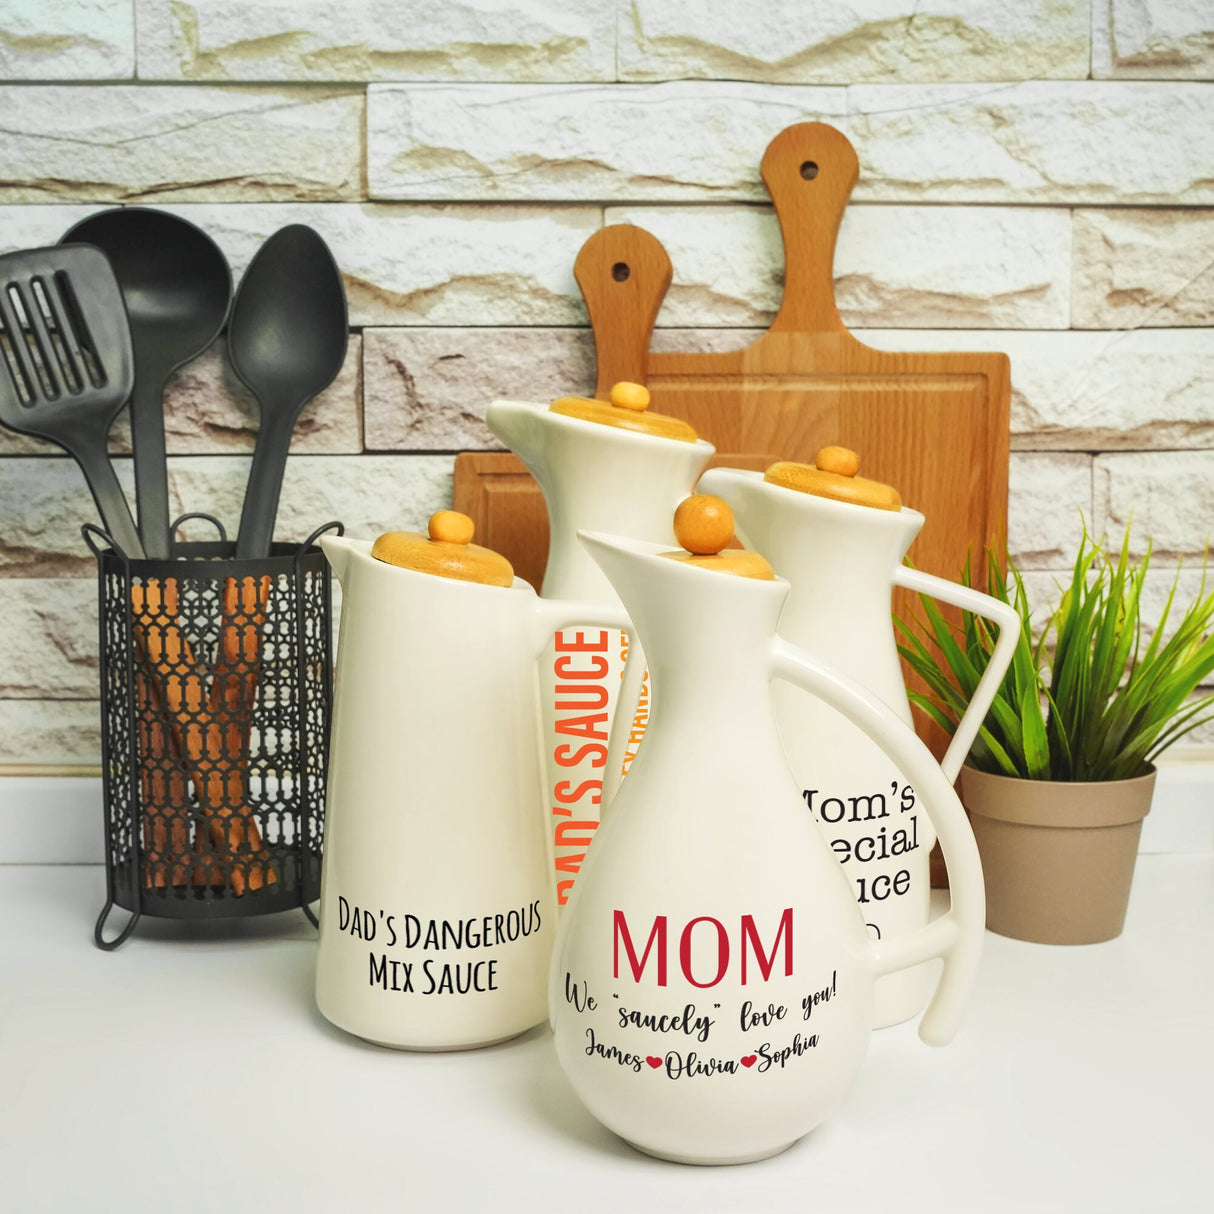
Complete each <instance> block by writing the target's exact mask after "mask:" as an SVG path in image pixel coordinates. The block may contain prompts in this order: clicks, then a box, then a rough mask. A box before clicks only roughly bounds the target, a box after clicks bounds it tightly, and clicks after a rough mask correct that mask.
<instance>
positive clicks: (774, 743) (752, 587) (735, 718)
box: [550, 535, 984, 1164]
mask: <svg viewBox="0 0 1214 1214" xmlns="http://www.w3.org/2000/svg"><path fill="white" fill-rule="evenodd" d="M584 541H585V543H586V545H587V547H588V548H589V550H590V551H591V553H592V554H593V555H594V557H595V559H596V560H597V561H598V562H599V564H600V565H601V566H602V568H603V569H604V571H605V572H606V573H607V575H608V576H609V577H610V578H611V580H612V583H613V585H614V586H615V587H616V590H617V591H618V593H619V595H620V597H621V599H622V600H623V602H624V604H625V606H626V607H627V608H628V610H629V613H630V615H631V617H632V619H633V622H634V624H635V626H636V628H637V631H638V633H639V635H640V637H641V640H642V642H643V644H644V645H645V651H646V654H647V655H648V658H649V666H650V673H651V677H652V679H653V684H654V709H653V714H652V716H651V718H650V722H649V728H648V731H647V734H646V740H645V744H644V745H643V746H642V747H641V750H640V753H639V754H638V755H637V758H636V761H635V763H634V764H633V769H632V771H631V773H630V774H629V776H628V778H627V779H626V780H625V781H624V783H623V785H622V787H621V789H620V791H619V793H618V795H617V797H616V799H615V801H614V802H613V803H612V806H611V813H610V814H609V815H608V816H607V817H606V818H605V820H604V822H603V825H602V827H601V828H600V832H599V836H598V839H597V840H596V842H595V846H594V849H593V850H592V851H591V853H590V855H589V857H588V859H587V863H586V865H585V868H584V869H583V872H582V875H581V878H580V879H579V881H578V885H577V888H576V889H575V891H574V897H573V900H572V902H571V904H570V906H569V908H568V909H567V911H566V913H565V915H564V916H563V917H562V919H561V923H560V926H559V929H558V935H557V943H556V950H555V953H554V956H553V968H552V981H551V989H550V1003H551V1013H550V1015H551V1020H552V1024H553V1029H554V1033H555V1041H556V1049H557V1056H558V1058H559V1060H560V1063H561V1066H562V1068H563V1069H564V1071H565V1073H566V1075H567V1076H568V1078H569V1080H570V1082H571V1083H572V1085H573V1087H574V1089H575V1090H576V1092H577V1094H578V1095H579V1097H580V1098H581V1099H582V1100H583V1101H584V1103H585V1104H586V1106H587V1107H588V1108H589V1109H590V1111H591V1112H592V1113H593V1114H594V1115H595V1116H596V1117H598V1118H599V1119H600V1120H601V1121H602V1122H603V1123H604V1124H605V1125H607V1126H608V1127H609V1128H610V1129H612V1130H614V1131H615V1132H616V1133H617V1134H619V1135H621V1136H622V1137H623V1138H625V1139H626V1140H627V1141H629V1142H630V1143H632V1144H633V1145H634V1146H636V1147H638V1148H639V1149H640V1150H642V1151H645V1152H647V1153H650V1154H653V1155H657V1156H661V1157H663V1158H667V1159H673V1160H678V1161H680V1162H686V1163H713V1164H719V1163H742V1162H747V1161H750V1160H755V1159H761V1158H764V1157H765V1156H768V1155H772V1154H775V1153H777V1152H778V1151H781V1150H783V1149H784V1148H785V1147H787V1146H789V1145H791V1144H792V1143H793V1142H794V1141H796V1140H797V1139H798V1138H800V1137H801V1136H802V1135H803V1134H805V1133H807V1132H808V1131H809V1130H811V1129H813V1128H814V1126H816V1125H818V1124H819V1123H820V1122H821V1121H822V1120H824V1119H825V1118H826V1117H827V1116H829V1115H830V1113H831V1112H832V1111H833V1110H834V1109H835V1108H836V1107H837V1106H838V1104H839V1103H840V1101H841V1100H842V1099H843V1097H844V1096H845V1095H846V1093H847V1091H848V1089H849V1088H850V1086H851V1083H852V1080H853V1078H854V1076H855V1073H856V1071H857V1069H858V1067H859V1064H860V1061H861V1059H862V1057H863V1055H864V1052H865V1049H866V1046H867V1042H868V1039H869V1030H870V1028H871V1025H872V1013H873V985H874V981H875V979H876V977H877V976H878V975H880V974H883V973H887V972H891V971H892V970H895V969H898V968H901V967H905V966H908V965H914V964H918V963H920V962H922V961H924V960H925V959H927V958H929V957H932V956H942V957H944V959H945V964H944V969H943V971H942V977H941V979H940V983H939V986H938V987H937V989H936V993H935V996H934V999H933V1002H932V1005H931V1007H930V1008H929V1009H928V1012H927V1014H926V1015H925V1016H924V1018H923V1021H922V1024H921V1027H920V1035H921V1036H922V1037H923V1039H924V1040H925V1041H928V1042H930V1043H932V1044H943V1043H945V1042H947V1041H948V1040H949V1039H950V1038H951V1037H952V1035H953V1033H954V1031H955V1030H956V1028H957V1024H958V1021H959V1018H960V1015H961V1011H962V1008H963V1006H964V1004H965V1002H966V1000H967V998H968V995H969V992H970V989H971V987H972V984H973V982H974V979H975V975H976V970H977V963H978V957H979V954H980V951H981V943H982V934H983V918H984V898H983V887H982V874H981V869H980V867H979V863H978V856H977V851H976V848H975V846H974V842H973V836H972V835H971V833H970V831H969V827H968V825H967V823H966V820H965V815H964V811H963V810H962V808H961V805H960V803H959V802H958V801H957V798H956V796H955V794H954V792H953V790H952V786H951V784H950V782H949V781H948V779H947V778H946V777H945V776H944V774H943V773H942V772H941V770H940V768H939V767H938V766H937V764H936V763H935V761H934V760H933V759H932V757H931V755H930V753H929V752H928V751H927V749H926V748H925V747H924V746H923V744H922V743H921V742H920V741H919V740H918V739H917V738H916V737H915V735H914V733H913V732H912V731H911V730H910V729H909V728H908V727H907V726H906V725H905V724H904V723H903V722H902V721H901V720H900V719H899V718H898V717H897V716H896V715H895V714H894V713H893V712H892V711H891V710H890V709H888V708H887V707H885V706H884V705H883V704H881V703H880V702H879V701H878V700H877V699H876V698H875V697H873V696H872V695H870V694H868V693H865V692H861V691H860V690H859V689H858V688H856V687H855V686H854V685H852V684H850V683H849V682H848V681H846V680H844V679H842V678H841V677H839V676H837V675H835V674H833V673H831V672H830V671H829V670H828V669H827V668H826V667H824V666H822V665H820V664H819V663H817V662H815V661H813V660H811V659H810V658H808V657H806V656H805V655H803V654H801V653H800V652H799V651H798V650H796V649H794V648H793V647H792V646H790V645H789V644H787V643H786V642H784V641H782V640H780V639H778V638H777V637H776V634H775V627H776V620H777V618H778V616H779V613H780V609H781V607H782V606H783V603H784V599H785V596H786V594H787V590H788V587H787V583H785V582H783V581H781V580H755V579H754V578H752V577H735V576H730V575H728V574H726V573H722V572H719V571H717V570H715V569H704V568H697V567H694V566H693V565H692V564H690V563H688V562H686V561H678V560H671V559H669V558H668V556H667V555H665V554H664V552H663V548H662V546H661V545H656V544H643V543H637V542H635V541H628V540H622V539H619V538H617V537H610V536H606V535H585V536H584ZM774 678H781V679H786V680H789V681H791V682H795V683H798V684H800V685H801V686H802V687H804V688H806V689H808V690H810V691H812V692H813V694H814V695H816V696H819V697H821V698H822V699H824V700H825V701H826V702H828V703H830V704H831V705H832V706H833V707H834V708H836V709H837V710H838V711H840V712H843V713H844V714H845V715H847V717H848V718H849V719H850V720H852V721H853V722H854V723H855V724H856V725H857V726H858V727H859V728H861V729H862V730H864V731H865V732H866V733H867V734H869V735H870V736H872V737H874V738H875V739H879V741H880V745H881V746H882V747H884V748H885V749H887V750H888V751H889V753H890V755H891V756H892V757H893V758H894V760H895V761H896V762H898V763H899V764H900V765H901V766H903V767H904V769H905V770H906V771H907V772H908V773H909V774H910V776H911V778H912V779H914V781H915V783H916V787H917V789H918V790H919V792H920V796H921V798H922V800H923V802H924V804H925V807H926V809H927V811H928V812H929V813H930V814H931V815H932V817H933V819H934V821H935V823H936V825H937V828H938V829H939V831H940V837H941V842H942V845H943V847H944V849H945V853H946V856H947V857H948V860H949V864H950V871H951V872H952V873H953V885H952V908H951V910H950V911H949V912H948V914H947V915H945V916H944V917H942V918H941V919H938V920H937V921H935V922H934V923H932V924H931V926H930V927H924V928H922V929H920V930H919V931H917V932H916V933H914V934H913V935H912V936H910V937H909V938H906V939H894V938H892V937H891V938H887V939H885V940H882V941H880V942H877V941H874V940H872V939H870V938H869V936H868V933H867V931H866V929H865V926H864V920H863V918H862V917H861V915H860V913H859V909H858V907H857V904H856V900H855V898H854V896H853V895H852V892H851V889H850V887H849V884H848V881H847V880H846V878H845V877H844V875H843V870H842V868H841V867H840V865H839V864H838V862H837V861H836V860H835V858H834V856H833V854H832V852H831V849H830V847H829V845H828V844H827V843H826V841H825V839H824V838H823V836H822V834H821V832H820V830H819V829H818V827H817V825H816V824H815V823H814V821H813V820H812V818H811V816H810V815H809V814H807V813H806V812H805V807H804V802H803V801H802V799H801V795H800V789H799V787H798V785H797V783H796V782H795V781H794V779H793V776H792V773H791V771H790V769H789V766H788V763H787V760H786V759H785V757H784V754H783V751H782V749H781V746H780V742H779V738H778V735H777V731H776V723H775V717H774V712H773V709H772V702H771V693H770V682H771V680H772V679H774Z"/></svg>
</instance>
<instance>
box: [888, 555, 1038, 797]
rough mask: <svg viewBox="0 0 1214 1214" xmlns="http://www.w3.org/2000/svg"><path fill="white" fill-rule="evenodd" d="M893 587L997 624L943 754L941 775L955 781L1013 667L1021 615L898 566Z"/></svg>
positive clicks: (997, 602)
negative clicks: (988, 654)
mask: <svg viewBox="0 0 1214 1214" xmlns="http://www.w3.org/2000/svg"><path fill="white" fill-rule="evenodd" d="M894 585H895V586H902V587H905V589H907V590H913V591H915V592H916V593H917V594H926V595H929V596H930V597H931V598H934V599H939V600H940V602H942V603H948V604H949V605H950V606H953V607H961V608H963V609H964V610H966V611H972V612H973V613H974V615H979V616H981V617H982V618H983V619H984V620H990V622H991V623H992V624H998V625H999V639H998V640H997V641H996V642H995V648H994V650H993V651H992V653H991V658H990V661H989V662H987V664H986V669H985V670H984V671H983V672H982V677H981V678H980V679H979V680H978V686H977V687H975V688H974V698H973V699H972V700H970V702H969V707H968V708H967V709H966V710H965V713H964V714H963V716H962V717H961V720H960V721H958V722H957V728H956V730H954V732H953V739H952V741H951V742H950V743H949V747H948V750H946V751H945V752H944V758H943V759H941V760H940V766H941V767H942V768H943V769H944V774H945V775H946V776H948V778H949V779H950V780H956V778H957V777H958V776H959V775H960V774H961V765H962V764H963V763H964V762H965V757H966V755H968V754H969V752H970V747H971V746H973V744H974V739H975V738H976V737H977V736H978V730H979V729H981V728H982V722H983V721H985V720H986V714H987V713H988V712H989V711H990V707H991V703H992V702H993V701H994V699H995V696H996V694H997V693H998V691H999V687H1000V685H1001V684H1002V683H1003V676H1004V675H1005V674H1007V669H1008V667H1009V666H1010V665H1011V664H1012V658H1013V657H1014V656H1015V653H1016V643H1017V642H1018V641H1019V639H1020V629H1021V620H1020V614H1019V612H1017V610H1016V608H1015V607H1013V606H1011V605H1010V604H1009V603H1004V602H1001V601H1000V600H999V599H996V598H992V597H991V596H990V595H989V594H983V593H982V592H981V591H980V590H971V589H970V588H969V587H968V586H959V585H958V584H957V583H956V582H949V581H946V580H945V579H944V578H940V577H934V576H933V575H932V574H930V573H923V572H921V571H920V570H918V569H908V568H907V567H906V566H905V565H901V566H899V567H898V569H897V570H895V572H894Z"/></svg>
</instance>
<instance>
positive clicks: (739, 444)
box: [574, 122, 1011, 580]
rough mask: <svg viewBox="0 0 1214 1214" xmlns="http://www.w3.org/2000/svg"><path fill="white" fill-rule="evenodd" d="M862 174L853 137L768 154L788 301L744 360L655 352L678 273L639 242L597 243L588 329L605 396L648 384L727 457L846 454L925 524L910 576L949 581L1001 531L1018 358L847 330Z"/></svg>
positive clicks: (782, 139)
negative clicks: (843, 291)
mask: <svg viewBox="0 0 1214 1214" xmlns="http://www.w3.org/2000/svg"><path fill="white" fill-rule="evenodd" d="M858 172H859V162H858V161H857V158H856V153H855V151H854V149H853V148H852V146H851V144H850V143H849V142H848V140H847V138H846V137H845V136H844V135H843V134H842V133H841V132H839V131H837V130H835V129H834V128H833V127H830V126H826V125H824V124H823V123H817V122H810V123H802V124H799V125H797V126H793V127H789V128H788V129H787V130H785V131H783V132H781V133H780V134H779V135H777V136H776V138H775V139H774V140H773V141H772V142H771V144H770V146H769V147H768V149H767V152H766V154H765V155H764V157H763V162H762V173H763V181H764V183H765V184H766V186H767V189H768V192H769V193H770V194H771V197H772V201H773V203H774V204H775V210H776V216H777V218H778V219H779V223H780V231H781V234H782V236H783V240H784V257H785V280H784V297H783V300H782V301H781V304H780V308H779V311H778V313H777V315H776V317H775V319H774V320H773V321H772V323H771V327H770V329H769V330H768V331H767V332H766V333H764V334H763V335H762V336H761V337H760V338H759V339H758V340H757V341H755V342H754V343H753V344H751V345H749V346H747V347H745V348H744V349H740V350H733V351H728V352H726V353H709V354H705V353H699V354H677V353H651V352H650V351H649V341H650V336H651V334H652V330H653V324H654V321H655V320H656V318H657V314H658V309H659V308H660V306H661V303H662V300H663V298H664V296H665V294H666V291H667V288H668V287H669V285H670V280H671V266H670V259H669V258H668V257H667V255H666V251H665V249H663V248H662V246H661V244H660V243H659V242H658V240H657V239H656V238H655V237H653V236H652V235H650V234H649V233H648V232H646V231H645V230H644V229H642V228H638V227H634V226H631V225H626V224H619V225H613V226H611V227H607V228H604V229H602V230H601V231H599V232H597V233H595V235H593V236H592V237H591V238H590V239H589V240H588V241H587V242H586V244H585V245H584V246H583V247H582V250H581V252H580V253H579V255H578V259H577V263H576V266H575V271H574V272H575V274H576V276H577V280H578V285H579V286H580V287H581V289H582V294H583V295H584V296H585V299H586V304H587V307H588V309H589V311H590V320H591V323H592V325H593V327H594V340H595V352H596V356H597V360H598V381H597V386H596V395H597V396H600V397H606V396H607V394H608V393H609V392H610V389H611V385H612V384H613V383H615V382H617V381H618V380H634V381H636V382H638V383H644V384H646V385H647V386H648V388H649V391H650V394H651V396H652V405H651V408H653V409H655V410H658V411H660V412H662V413H671V414H674V415H675V416H676V417H682V418H685V419H686V420H687V421H689V422H690V423H691V424H692V425H693V426H694V427H695V428H696V431H697V432H698V433H699V434H700V436H701V437H702V438H706V439H707V440H708V441H709V442H711V443H713V444H714V445H715V446H716V447H717V449H718V450H719V451H778V452H779V453H780V458H781V459H787V460H797V461H800V462H805V463H812V462H813V459H814V455H815V454H816V453H817V451H818V450H819V449H820V448H821V447H824V446H827V445H839V446H844V447H850V448H852V449H853V450H855V451H857V452H858V453H859V455H860V474H861V475H862V476H867V477H871V478H874V479H877V480H883V481H887V482H888V483H890V484H892V485H894V486H895V487H896V488H897V489H898V491H899V492H900V493H901V495H902V500H903V502H904V503H905V504H906V505H908V506H912V507H914V509H916V510H918V511H920V512H921V513H923V514H924V515H925V516H926V518H927V522H926V524H925V525H924V528H923V531H922V532H921V533H920V535H919V538H918V539H917V540H916V541H915V544H914V546H913V547H912V549H911V558H912V560H913V561H914V562H915V564H916V565H917V566H918V567H919V568H921V569H925V570H927V571H928V572H931V573H935V574H938V575H939V576H941V577H946V578H951V579H954V580H955V579H956V578H957V577H958V575H959V573H960V571H961V568H962V566H963V564H964V563H965V559H966V555H967V554H968V553H969V552H970V551H971V550H972V551H973V552H974V553H975V555H976V556H979V557H980V556H981V550H982V547H983V545H985V544H989V543H993V542H995V541H996V540H1000V539H1001V538H1002V536H1003V535H1004V533H1005V529H1006V520H1007V478H1008V438H1009V406H1010V399H1011V382H1010V371H1009V364H1008V359H1007V356H1006V355H1005V354H998V353H990V354H985V353H962V354H935V353H889V352H886V351H881V350H874V349H872V348H871V347H869V346H866V345H864V344H863V343H862V342H860V341H859V340H858V339H857V338H855V337H854V336H852V334H851V333H850V332H849V331H848V330H847V328H846V326H845V325H844V324H843V321H842V320H841V319H840V317H839V312H838V308H837V307H836V305H835V293H834V280H833V263H834V253H835V240H836V237H837V236H838V232H839V224H840V222H841V221H842V218H843V211H844V208H845V207H846V205H847V200H848V197H849V196H850V195H851V191H852V187H853V186H854V185H855V183H856V178H857V175H858ZM894 214H896V212H894ZM982 564H983V562H982V561H981V560H976V561H975V568H976V569H981V567H982Z"/></svg>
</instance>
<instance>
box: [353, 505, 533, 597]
mask: <svg viewBox="0 0 1214 1214" xmlns="http://www.w3.org/2000/svg"><path fill="white" fill-rule="evenodd" d="M472 532H473V523H472V520H471V519H470V518H469V517H468V516H467V515H466V514H460V513H459V512H458V511H456V510H438V511H436V512H435V513H434V514H432V515H431V516H430V526H429V535H428V536H427V535H422V533H421V532H420V531H385V532H384V534H383V535H381V536H380V537H379V539H377V540H376V541H375V543H374V544H373V545H372V547H371V555H372V556H373V557H375V559H376V560H379V561H384V562H386V563H387V564H389V565H397V566H399V567H400V568H402V569H412V570H413V571H414V572H415V573H429V574H432V575H433V576H435V577H445V578H451V579H453V580H455V581H460V582H479V583H480V584H481V585H483V586H509V585H511V583H513V581H514V569H513V568H512V567H511V565H510V562H509V561H508V560H506V558H505V557H504V556H502V555H501V553H499V552H494V551H493V550H492V549H491V548H481V547H480V546H479V545H477V544H473V543H471V542H470V541H471V539H472Z"/></svg>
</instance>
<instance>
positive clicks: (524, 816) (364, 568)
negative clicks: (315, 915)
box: [316, 536, 623, 1050]
mask: <svg viewBox="0 0 1214 1214" xmlns="http://www.w3.org/2000/svg"><path fill="white" fill-rule="evenodd" d="M416 538H417V539H418V540H422V539H423V537H421V536H418V537H416ZM320 544H321V547H322V548H323V549H324V551H325V555H326V556H327V557H328V559H329V562H330V564H331V565H332V566H333V569H334V571H335V572H336V574H337V577H338V578H339V580H340V581H341V585H342V590H343V596H342V612H341V632H340V638H339V646H338V656H337V677H336V686H335V691H334V704H333V726H332V738H331V744H330V764H329V787H328V801H327V808H326V824H325V848H324V863H323V869H322V878H321V910H320V942H319V946H318V951H317V963H316V1001H317V1004H318V1005H319V1007H320V1010H321V1012H322V1013H323V1014H324V1015H325V1016H326V1017H327V1018H328V1019H329V1020H331V1021H332V1022H333V1023H334V1024H336V1025H339V1026H340V1027H341V1028H344V1029H346V1030H347V1031H349V1032H351V1033H354V1034H356V1035H357V1036H359V1037H364V1038H366V1039H367V1040H370V1041H373V1042H377V1043H379V1044H383V1045H389V1046H395V1047H402V1048H408V1049H422V1050H424V1049H462V1048H471V1047H474V1046H480V1045H487V1044H489V1043H491V1042H494V1041H500V1040H503V1039H505V1038H507V1037H511V1036H514V1035H515V1034H517V1033H522V1032H525V1031H526V1030H527V1029H529V1028H531V1027H533V1026H534V1025H536V1024H538V1023H540V1022H541V1021H542V1020H543V1019H544V1018H545V1015H546V1010H547V1009H546V1003H545V990H546V982H547V973H548V962H549V959H550V956H551V951H552V941H553V933H554V931H555V925H556V916H555V911H554V906H553V893H552V882H551V878H550V872H551V853H550V851H549V848H548V842H547V831H546V826H545V817H546V815H545V795H544V785H543V765H542V761H541V755H540V748H539V730H540V724H539V701H538V690H537V681H536V658H537V657H538V655H539V654H540V653H541V652H542V651H543V649H544V647H545V646H546V645H548V644H549V643H550V641H551V639H552V634H553V631H554V629H558V628H563V627H565V626H566V625H567V624H570V623H572V622H575V621H593V622H595V623H598V624H602V625H603V626H615V627H618V626H619V625H620V623H621V621H622V619H623V613H622V611H621V610H620V609H619V608H618V607H616V608H610V607H608V608H604V607H602V606H601V605H598V604H591V603H584V602H582V603H569V602H564V601H557V600H554V601H545V600H542V599H539V598H537V597H536V595H535V593H534V591H533V590H532V588H531V587H530V586H529V585H528V584H527V583H526V582H523V581H520V580H518V579H515V580H514V582H513V585H510V586H495V585H482V584H479V583H477V582H472V581H463V580H454V579H453V578H451V577H448V576H435V575H434V574H432V573H428V572H421V571H419V570H417V569H410V568H400V567H397V566H396V565H393V564H388V563H386V562H385V561H383V560H378V559H376V558H375V557H373V556H372V555H371V549H372V545H371V544H370V543H369V542H367V541H361V540H351V539H342V538H337V537H334V536H323V537H321V540H320ZM480 551H482V552H484V551H485V550H483V549H482V550H480ZM503 564H505V562H503ZM507 576H508V575H507Z"/></svg>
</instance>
